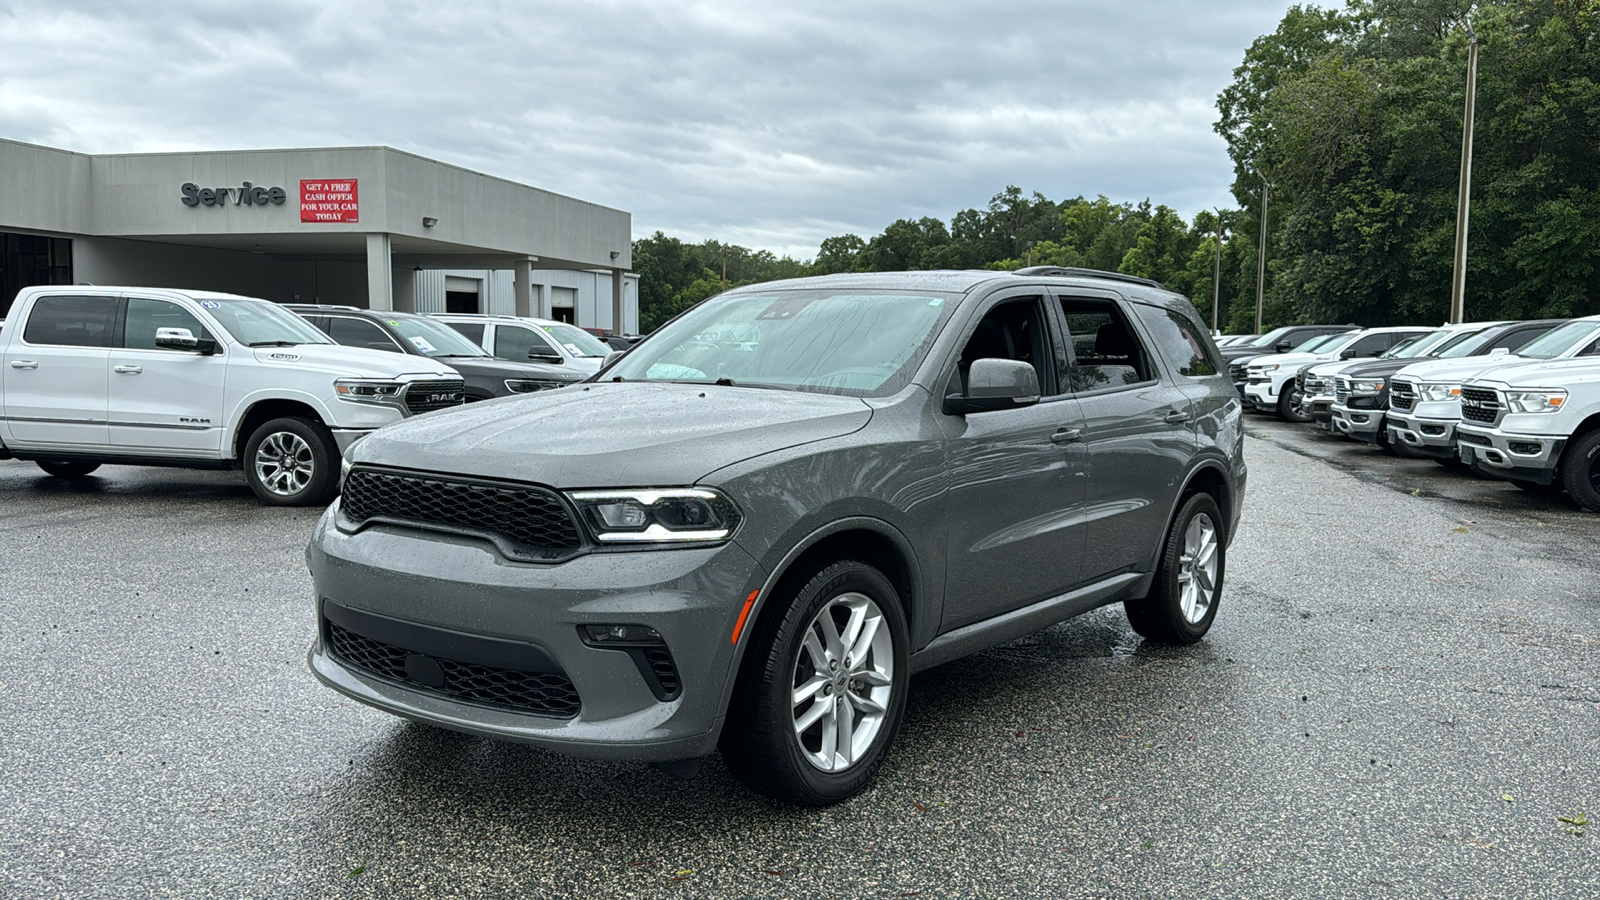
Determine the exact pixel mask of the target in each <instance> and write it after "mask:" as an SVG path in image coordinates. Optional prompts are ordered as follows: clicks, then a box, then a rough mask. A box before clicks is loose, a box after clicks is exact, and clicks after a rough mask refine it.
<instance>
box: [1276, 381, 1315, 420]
mask: <svg viewBox="0 0 1600 900" xmlns="http://www.w3.org/2000/svg"><path fill="white" fill-rule="evenodd" d="M1304 399H1305V394H1304V393H1302V392H1301V391H1300V389H1299V388H1298V387H1296V386H1295V383H1294V380H1293V379H1291V380H1290V381H1289V382H1288V383H1287V384H1285V385H1284V386H1283V393H1281V394H1279V395H1278V418H1280V419H1282V420H1284V421H1285V422H1299V423H1301V424H1305V423H1306V422H1309V421H1311V413H1310V412H1308V411H1307V410H1306V409H1305V407H1303V406H1301V403H1300V401H1302V400H1304Z"/></svg>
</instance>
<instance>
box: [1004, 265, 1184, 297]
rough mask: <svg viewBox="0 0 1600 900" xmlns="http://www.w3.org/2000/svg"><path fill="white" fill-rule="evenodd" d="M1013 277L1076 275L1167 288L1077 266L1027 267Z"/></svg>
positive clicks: (1129, 276) (1150, 281)
mask: <svg viewBox="0 0 1600 900" xmlns="http://www.w3.org/2000/svg"><path fill="white" fill-rule="evenodd" d="M1011 274H1013V275H1053V276H1062V275H1076V276H1083V277H1088V278H1110V279H1112V280H1114V281H1126V282H1129V283H1131V284H1142V285H1145V286H1146V287H1153V288H1160V289H1161V290H1163V291H1164V290H1166V289H1167V286H1166V285H1164V284H1162V283H1161V282H1159V281H1156V280H1154V279H1151V278H1140V277H1139V276H1137V275H1124V274H1122V273H1121V272H1106V271H1102V270H1100V269H1083V268H1079V267H1077V266H1029V267H1028V268H1025V269H1015V270H1013V271H1012V273H1011Z"/></svg>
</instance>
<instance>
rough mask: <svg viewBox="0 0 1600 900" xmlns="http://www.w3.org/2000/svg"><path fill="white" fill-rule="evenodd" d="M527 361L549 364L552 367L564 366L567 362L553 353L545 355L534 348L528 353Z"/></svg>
mask: <svg viewBox="0 0 1600 900" xmlns="http://www.w3.org/2000/svg"><path fill="white" fill-rule="evenodd" d="M528 360H529V361H530V362H537V363H549V364H550V365H552V366H564V365H566V364H567V361H566V360H565V359H564V358H562V357H560V356H557V355H556V354H554V353H545V352H543V351H541V350H539V348H537V347H535V348H533V349H531V350H529V351H528Z"/></svg>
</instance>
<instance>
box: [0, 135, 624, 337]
mask: <svg viewBox="0 0 1600 900" xmlns="http://www.w3.org/2000/svg"><path fill="white" fill-rule="evenodd" d="M631 231H632V219H631V216H630V215H629V214H628V213H626V212H623V211H622V210H617V209H611V208H609V207H604V206H599V205H597V204H594V203H587V202H584V201H582V200H575V199H573V198H571V197H564V196H561V195H560V194H553V193H551V192H549V191H545V190H540V189H539V188H536V187H530V186H528V185H524V184H518V183H516V182H512V181H507V180H505V179H501V178H494V177H492V176H489V175H483V174H480V173H478V172H473V171H470V170H467V169H463V168H459V167H457V166H452V165H449V164H446V163H441V162H437V161H434V160H430V159H424V158H422V157H420V156H416V155H414V154H410V153H405V152H402V151H399V150H394V149H391V148H388V147H342V148H332V149H300V150H239V151H227V152H217V153H134V154H108V155H91V154H84V153H72V152H69V151H65V150H57V149H53V148H50V147H41V146H37V145H33V144H24V143H19V142H16V141H7V140H0V319H3V318H4V317H5V315H6V311H7V310H8V309H9V307H10V305H11V302H12V300H13V298H14V297H15V296H16V294H17V291H19V290H20V289H22V288H24V287H28V286H31V285H41V284H85V283H87V284H102V285H139V286H147V287H178V288H197V289H205V290H215V291H227V292H231V293H236V294H245V295H247V296H253V297H265V298H266V299H268V300H274V301H277V302H281V303H291V302H299V303H333V304H347V305H351V306H359V307H366V308H371V309H395V310H411V311H416V312H447V311H448V312H486V313H504V314H514V315H524V316H542V317H546V318H556V319H563V320H565V321H570V322H574V323H575V324H578V325H581V326H584V327H591V328H605V329H611V330H614V331H621V332H624V333H637V332H638V329H639V307H638V282H637V278H636V276H634V275H632V274H630V273H629V272H628V269H629V267H630V266H631V265H632V252H631V251H632V246H631ZM619 323H620V327H619Z"/></svg>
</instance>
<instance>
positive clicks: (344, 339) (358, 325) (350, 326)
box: [328, 316, 405, 353]
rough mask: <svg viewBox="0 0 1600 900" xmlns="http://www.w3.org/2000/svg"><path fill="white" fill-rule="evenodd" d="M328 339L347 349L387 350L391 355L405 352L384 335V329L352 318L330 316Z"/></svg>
mask: <svg viewBox="0 0 1600 900" xmlns="http://www.w3.org/2000/svg"><path fill="white" fill-rule="evenodd" d="M328 337H331V338H333V339H334V341H335V342H336V343H340V344H344V345H345V346H346V347H366V348H367V349H368V350H387V351H389V352H390V353H403V352H405V351H403V350H401V349H400V345H398V344H396V343H395V342H394V339H393V338H391V337H389V335H388V334H386V333H384V330H383V329H382V328H379V327H378V326H376V325H374V324H372V323H371V322H368V321H366V320H365V319H356V318H352V317H350V316H329V317H328Z"/></svg>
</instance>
